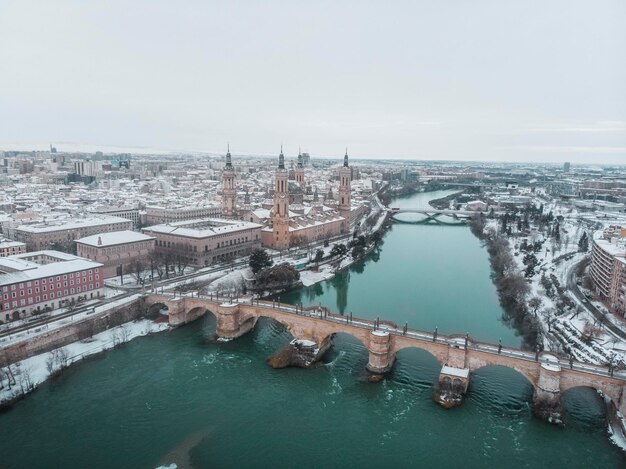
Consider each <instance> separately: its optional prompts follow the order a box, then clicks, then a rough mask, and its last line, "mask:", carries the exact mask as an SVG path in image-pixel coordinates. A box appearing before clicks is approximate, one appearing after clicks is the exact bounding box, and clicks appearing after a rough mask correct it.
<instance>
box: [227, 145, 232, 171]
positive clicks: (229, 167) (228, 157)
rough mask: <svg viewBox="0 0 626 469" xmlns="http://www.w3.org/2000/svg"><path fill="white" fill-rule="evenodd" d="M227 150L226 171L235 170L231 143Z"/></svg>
mask: <svg viewBox="0 0 626 469" xmlns="http://www.w3.org/2000/svg"><path fill="white" fill-rule="evenodd" d="M226 148H227V150H226V169H233V161H232V158H231V156H230V143H228V144H227V147H226Z"/></svg>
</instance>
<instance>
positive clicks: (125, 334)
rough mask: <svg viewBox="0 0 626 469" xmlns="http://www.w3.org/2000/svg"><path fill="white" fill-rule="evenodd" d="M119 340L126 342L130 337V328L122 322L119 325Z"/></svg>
mask: <svg viewBox="0 0 626 469" xmlns="http://www.w3.org/2000/svg"><path fill="white" fill-rule="evenodd" d="M119 332H120V342H121V343H124V342H128V340H129V339H130V329H129V328H128V326H126V324H122V325H121V326H120V331H119Z"/></svg>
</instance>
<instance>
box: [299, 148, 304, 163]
mask: <svg viewBox="0 0 626 469" xmlns="http://www.w3.org/2000/svg"><path fill="white" fill-rule="evenodd" d="M302 166H303V164H302V151H301V149H300V147H298V168H302Z"/></svg>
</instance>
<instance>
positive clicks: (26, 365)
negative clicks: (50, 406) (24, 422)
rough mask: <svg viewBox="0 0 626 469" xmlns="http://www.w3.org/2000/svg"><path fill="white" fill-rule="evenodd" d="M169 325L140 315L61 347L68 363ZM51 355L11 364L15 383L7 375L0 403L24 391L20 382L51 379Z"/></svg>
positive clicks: (44, 354)
mask: <svg viewBox="0 0 626 469" xmlns="http://www.w3.org/2000/svg"><path fill="white" fill-rule="evenodd" d="M166 329H169V325H168V324H167V323H155V322H153V321H150V320H148V319H141V320H138V321H134V322H129V323H126V324H122V325H120V326H117V327H114V328H112V329H109V330H106V331H104V332H101V333H99V334H96V335H94V336H93V337H92V338H90V339H87V340H84V341H80V342H74V343H72V344H69V345H66V346H65V347H61V349H63V350H64V351H65V352H66V353H67V365H68V366H69V365H71V364H72V363H75V362H77V361H80V360H82V359H83V358H85V357H88V356H89V355H94V354H97V353H100V352H102V351H104V350H109V349H112V348H113V347H115V346H116V345H119V344H121V343H124V342H128V341H131V340H133V339H134V338H135V337H140V336H145V335H148V334H152V333H155V332H161V331H164V330H166ZM57 350H60V349H57ZM50 356H51V354H50V353H43V354H41V355H35V356H34V357H31V358H27V359H25V360H22V361H20V362H17V363H15V364H13V365H11V368H12V370H13V373H14V374H15V380H16V385H15V386H13V387H12V389H11V390H9V389H8V386H6V379H5V387H4V389H2V390H0V403H2V402H5V401H8V400H10V399H13V398H15V397H17V396H18V395H19V394H21V386H23V387H27V380H29V381H30V383H32V385H33V388H36V387H37V386H39V385H40V384H41V383H43V382H44V381H45V380H46V379H48V378H49V377H50V374H51V372H50V371H49V370H48V366H47V362H48V361H49V358H50ZM57 369H58V366H55V367H54V369H53V370H52V373H54V372H55V371H57ZM20 384H21V386H20Z"/></svg>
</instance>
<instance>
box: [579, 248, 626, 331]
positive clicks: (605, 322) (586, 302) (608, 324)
mask: <svg viewBox="0 0 626 469" xmlns="http://www.w3.org/2000/svg"><path fill="white" fill-rule="evenodd" d="M580 262H582V260H581V261H579V262H577V263H575V264H573V265H572V266H571V267H570V268H569V270H568V271H567V289H568V290H569V291H571V292H572V293H573V294H574V295H575V296H576V298H578V300H579V301H580V302H581V303H582V304H583V306H584V307H585V308H587V311H589V312H590V313H591V314H593V316H594V317H595V318H596V319H597V320H598V321H600V323H601V324H603V325H604V326H606V327H607V329H609V330H610V331H611V332H612V333H613V334H615V335H616V336H618V337H621V338H622V339H626V332H624V331H623V330H622V329H620V328H619V327H617V326H616V325H615V324H613V323H612V322H611V321H609V320H608V319H607V318H606V316H605V314H603V313H602V311H600V310H599V309H598V308H596V307H595V306H594V305H593V303H591V301H589V299H588V298H587V297H586V296H585V295H583V292H581V291H580V288H578V284H577V283H576V268H577V267H578V264H580Z"/></svg>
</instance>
